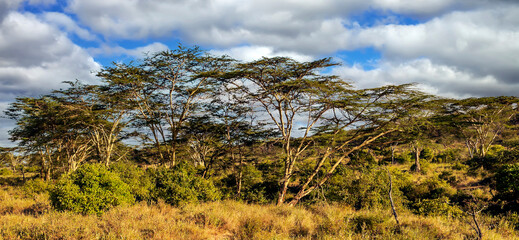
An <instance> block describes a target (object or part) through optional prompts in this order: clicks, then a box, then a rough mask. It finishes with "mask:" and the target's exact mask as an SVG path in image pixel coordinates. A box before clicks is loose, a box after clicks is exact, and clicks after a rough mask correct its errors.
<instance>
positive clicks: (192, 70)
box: [99, 46, 232, 165]
mask: <svg viewBox="0 0 519 240" xmlns="http://www.w3.org/2000/svg"><path fill="white" fill-rule="evenodd" d="M231 62H232V60H230V59H228V58H226V57H214V56H210V55H209V54H207V53H206V52H204V51H203V50H201V49H200V48H198V47H192V48H185V47H183V46H179V47H178V48H177V49H175V50H168V51H163V52H159V53H155V54H152V55H151V56H149V57H147V58H145V59H144V60H143V61H142V63H141V64H139V65H137V66H134V65H133V64H131V63H130V64H116V65H114V66H113V67H108V68H105V69H103V70H102V71H101V72H100V73H99V76H101V77H102V78H104V80H105V82H107V83H109V84H110V85H122V86H120V88H121V89H126V91H129V96H130V99H129V100H130V102H131V103H132V105H133V106H134V107H135V109H136V110H137V113H138V114H136V119H137V121H136V123H137V124H139V123H140V124H141V125H143V126H147V127H148V128H149V130H150V134H151V135H152V139H153V141H154V143H155V146H156V148H157V152H158V153H159V155H160V158H161V159H162V163H164V164H165V163H169V164H170V165H174V164H175V162H176V151H177V141H178V139H177V138H178V137H179V134H180V131H181V130H182V126H183V125H184V124H185V123H186V121H187V119H188V118H189V116H190V115H191V114H192V113H193V112H194V111H197V110H198V108H199V107H200V106H201V105H202V104H203V103H204V101H206V100H204V99H205V98H206V97H207V96H208V92H210V91H212V90H213V89H214V88H215V86H217V85H218V83H219V81H218V76H219V75H221V74H223V73H224V72H225V71H226V70H227V68H228V66H229V64H230V63H231Z"/></svg>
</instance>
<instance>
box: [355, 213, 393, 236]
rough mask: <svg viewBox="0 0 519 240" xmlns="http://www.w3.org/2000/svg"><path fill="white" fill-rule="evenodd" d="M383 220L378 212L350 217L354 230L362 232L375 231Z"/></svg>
mask: <svg viewBox="0 0 519 240" xmlns="http://www.w3.org/2000/svg"><path fill="white" fill-rule="evenodd" d="M385 221H386V218H385V217H384V216H381V215H378V214H377V215H375V214H369V215H357V216H355V217H353V218H352V220H351V224H352V227H353V229H354V230H355V232H357V233H362V232H364V231H368V232H373V231H376V230H377V229H378V228H380V227H381V225H382V223H384V222H385Z"/></svg>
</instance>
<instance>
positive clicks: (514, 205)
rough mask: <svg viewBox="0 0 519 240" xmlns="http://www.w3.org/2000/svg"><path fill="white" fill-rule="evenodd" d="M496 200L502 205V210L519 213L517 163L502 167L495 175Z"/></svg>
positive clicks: (518, 167)
mask: <svg viewBox="0 0 519 240" xmlns="http://www.w3.org/2000/svg"><path fill="white" fill-rule="evenodd" d="M494 178H495V188H496V190H497V191H498V194H497V195H496V197H495V198H496V199H497V200H500V201H501V202H502V203H503V206H502V210H505V211H506V210H511V211H514V212H518V211H519V201H518V200H517V199H519V163H516V164H508V165H504V166H502V167H501V168H500V169H499V170H498V171H497V173H496V175H495V177H494Z"/></svg>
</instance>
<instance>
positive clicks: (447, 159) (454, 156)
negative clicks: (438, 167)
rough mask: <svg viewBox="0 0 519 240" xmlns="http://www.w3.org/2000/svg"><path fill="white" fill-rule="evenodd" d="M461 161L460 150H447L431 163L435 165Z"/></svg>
mask: <svg viewBox="0 0 519 240" xmlns="http://www.w3.org/2000/svg"><path fill="white" fill-rule="evenodd" d="M460 159H461V149H456V148H453V149H447V150H445V151H443V152H441V153H439V154H438V155H436V157H435V158H433V159H432V162H436V163H452V162H457V161H459V160H460Z"/></svg>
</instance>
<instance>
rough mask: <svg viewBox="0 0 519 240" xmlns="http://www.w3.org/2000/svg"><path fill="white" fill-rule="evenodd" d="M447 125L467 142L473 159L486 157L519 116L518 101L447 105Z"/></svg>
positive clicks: (467, 101)
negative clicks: (518, 115)
mask: <svg viewBox="0 0 519 240" xmlns="http://www.w3.org/2000/svg"><path fill="white" fill-rule="evenodd" d="M443 107H444V112H443V117H442V118H441V120H442V121H444V123H448V124H450V126H452V127H454V132H455V133H456V134H457V135H458V136H459V137H460V138H461V139H463V140H464V141H465V145H466V146H467V149H468V152H469V155H470V156H471V157H485V156H486V154H487V153H488V150H489V149H490V147H491V146H492V145H493V144H494V143H495V142H496V141H497V140H498V139H499V138H500V137H501V134H502V133H503V132H504V131H505V130H507V128H509V127H510V126H511V122H510V121H511V120H512V119H513V118H514V117H516V116H517V114H518V113H519V98H517V97H505V96H502V97H483V98H467V99H461V100H451V101H448V102H445V103H444V105H443Z"/></svg>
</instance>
